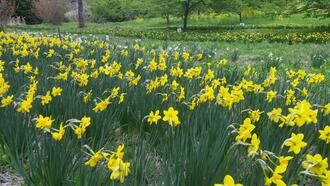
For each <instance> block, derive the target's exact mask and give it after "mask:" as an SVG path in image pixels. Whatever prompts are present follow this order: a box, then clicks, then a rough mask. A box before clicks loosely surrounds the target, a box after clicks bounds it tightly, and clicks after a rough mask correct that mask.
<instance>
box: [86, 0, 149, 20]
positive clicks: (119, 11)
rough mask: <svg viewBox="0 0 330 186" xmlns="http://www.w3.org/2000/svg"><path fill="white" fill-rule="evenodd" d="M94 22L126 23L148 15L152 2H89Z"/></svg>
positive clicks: (97, 0) (107, 0)
mask: <svg viewBox="0 0 330 186" xmlns="http://www.w3.org/2000/svg"><path fill="white" fill-rule="evenodd" d="M88 2H89V7H90V10H91V12H92V16H93V19H94V21H96V22H102V21H125V20H131V19H134V18H136V17H138V16H144V15H146V14H147V13H148V11H149V10H148V9H149V8H148V7H150V2H151V0H89V1H88Z"/></svg>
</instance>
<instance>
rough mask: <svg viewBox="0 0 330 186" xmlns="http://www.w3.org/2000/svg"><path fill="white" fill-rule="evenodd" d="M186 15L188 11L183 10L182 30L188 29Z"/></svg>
mask: <svg viewBox="0 0 330 186" xmlns="http://www.w3.org/2000/svg"><path fill="white" fill-rule="evenodd" d="M188 16H189V11H185V13H184V16H183V31H187V29H188V26H187V25H188Z"/></svg>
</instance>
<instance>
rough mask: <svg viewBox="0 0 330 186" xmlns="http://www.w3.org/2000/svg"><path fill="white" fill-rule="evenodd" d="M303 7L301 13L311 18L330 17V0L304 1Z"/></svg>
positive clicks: (300, 8)
mask: <svg viewBox="0 0 330 186" xmlns="http://www.w3.org/2000/svg"><path fill="white" fill-rule="evenodd" d="M302 3H303V5H302V6H300V7H299V11H301V12H304V13H305V14H306V15H307V16H310V17H330V1H329V0H313V1H312V0H302Z"/></svg>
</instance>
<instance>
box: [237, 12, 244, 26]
mask: <svg viewBox="0 0 330 186" xmlns="http://www.w3.org/2000/svg"><path fill="white" fill-rule="evenodd" d="M238 16H239V23H243V16H242V12H240V13H238Z"/></svg>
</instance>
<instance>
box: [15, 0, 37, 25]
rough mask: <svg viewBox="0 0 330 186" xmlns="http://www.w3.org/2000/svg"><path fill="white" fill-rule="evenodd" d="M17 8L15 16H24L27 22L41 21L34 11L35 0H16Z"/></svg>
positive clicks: (35, 22)
mask: <svg viewBox="0 0 330 186" xmlns="http://www.w3.org/2000/svg"><path fill="white" fill-rule="evenodd" d="M14 1H15V5H16V9H15V14H14V16H15V17H21V18H24V20H25V22H26V23H27V24H38V23H40V22H41V19H39V18H38V17H37V16H36V14H35V11H34V8H33V5H34V0H14Z"/></svg>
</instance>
